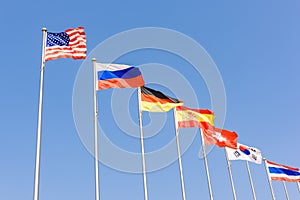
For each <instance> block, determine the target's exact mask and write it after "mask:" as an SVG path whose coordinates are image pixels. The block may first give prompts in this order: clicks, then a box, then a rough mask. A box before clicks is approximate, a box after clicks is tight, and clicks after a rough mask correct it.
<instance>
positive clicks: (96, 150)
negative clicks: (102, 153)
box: [92, 58, 100, 200]
mask: <svg viewBox="0 0 300 200" xmlns="http://www.w3.org/2000/svg"><path fill="white" fill-rule="evenodd" d="M92 62H93V74H94V85H93V92H94V94H93V95H94V151H95V152H94V154H95V199H96V200H99V199H100V181H99V155H98V105H97V92H96V85H97V84H96V81H97V73H96V58H93V59H92Z"/></svg>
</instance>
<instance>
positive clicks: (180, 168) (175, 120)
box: [173, 108, 186, 200]
mask: <svg viewBox="0 0 300 200" xmlns="http://www.w3.org/2000/svg"><path fill="white" fill-rule="evenodd" d="M173 110H174V122H175V134H176V144H177V155H178V163H179V171H180V181H181V182H180V183H181V193H182V199H183V200H186V197H185V188H184V180H183V170H182V162H181V152H180V144H179V137H178V120H177V115H176V108H174V109H173Z"/></svg>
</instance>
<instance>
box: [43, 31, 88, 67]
mask: <svg viewBox="0 0 300 200" xmlns="http://www.w3.org/2000/svg"><path fill="white" fill-rule="evenodd" d="M85 57H86V36H85V32H84V28H83V27H79V28H70V29H68V30H65V31H64V32H60V33H51V32H47V37H46V47H45V61H48V60H55V59H57V58H73V59H85Z"/></svg>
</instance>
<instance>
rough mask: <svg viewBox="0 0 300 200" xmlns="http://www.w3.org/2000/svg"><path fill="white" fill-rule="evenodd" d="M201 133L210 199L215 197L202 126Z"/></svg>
mask: <svg viewBox="0 0 300 200" xmlns="http://www.w3.org/2000/svg"><path fill="white" fill-rule="evenodd" d="M200 135H201V139H202V151H203V158H204V164H205V169H206V176H207V183H208V189H209V197H210V200H213V199H214V198H213V193H212V188H211V182H210V176H209V171H208V164H207V158H206V149H205V142H204V137H203V132H202V129H201V128H200Z"/></svg>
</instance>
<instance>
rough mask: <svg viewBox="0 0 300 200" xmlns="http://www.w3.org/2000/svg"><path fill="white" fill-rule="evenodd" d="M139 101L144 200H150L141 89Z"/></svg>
mask: <svg viewBox="0 0 300 200" xmlns="http://www.w3.org/2000/svg"><path fill="white" fill-rule="evenodd" d="M138 101H139V123H140V138H141V151H142V168H143V181H144V199H145V200H148V188H147V175H146V160H145V147H144V134H143V121H142V105H141V103H142V96H141V87H139V88H138Z"/></svg>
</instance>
